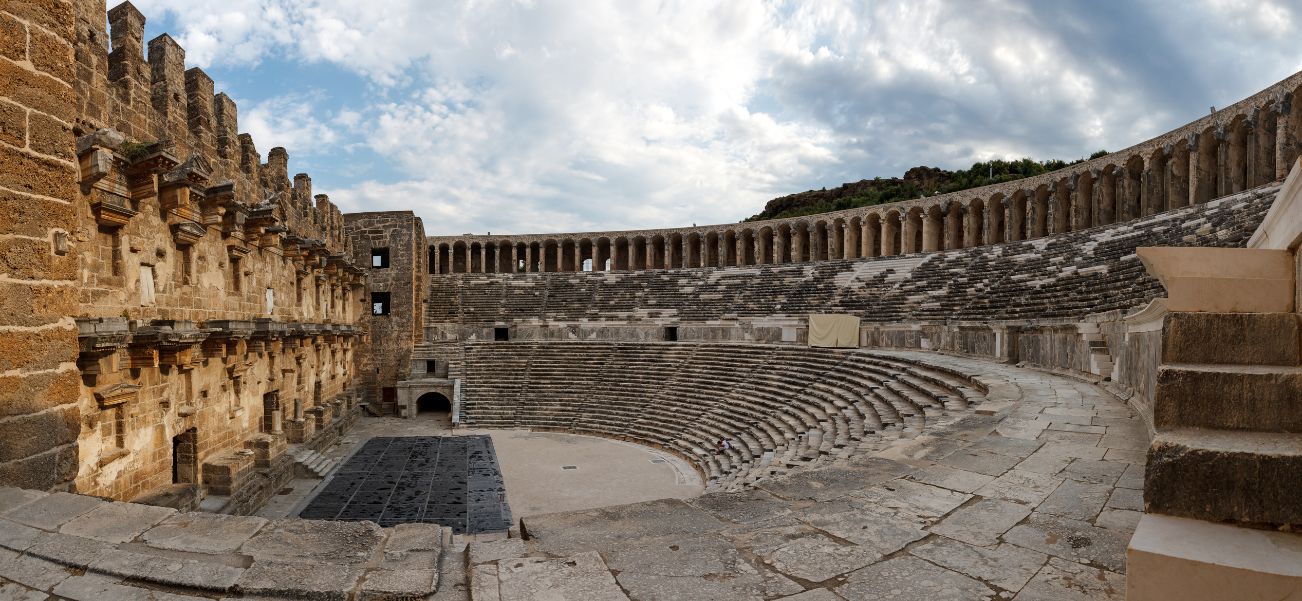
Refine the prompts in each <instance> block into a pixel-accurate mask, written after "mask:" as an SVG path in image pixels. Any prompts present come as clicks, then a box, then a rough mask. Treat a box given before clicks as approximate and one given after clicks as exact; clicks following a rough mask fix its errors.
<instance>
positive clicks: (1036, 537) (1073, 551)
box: [1004, 513, 1133, 573]
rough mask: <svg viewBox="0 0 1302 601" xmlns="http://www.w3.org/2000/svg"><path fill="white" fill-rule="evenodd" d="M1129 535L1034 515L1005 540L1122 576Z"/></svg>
mask: <svg viewBox="0 0 1302 601" xmlns="http://www.w3.org/2000/svg"><path fill="white" fill-rule="evenodd" d="M1132 534H1133V532H1126V531H1123V530H1113V529H1110V528H1100V527H1098V526H1094V525H1092V524H1090V523H1088V522H1082V521H1080V520H1073V519H1070V518H1064V517H1060V516H1055V515H1048V514H1041V513H1036V514H1032V515H1031V517H1030V519H1028V520H1027V521H1026V523H1025V524H1020V525H1018V526H1016V527H1014V528H1013V529H1012V530H1009V531H1008V533H1007V534H1005V535H1004V540H1005V541H1007V542H1010V543H1012V544H1014V545H1017V546H1019V547H1025V548H1027V549H1031V550H1033V551H1039V552H1041V553H1047V554H1049V555H1052V556H1054V557H1060V558H1063V559H1067V560H1070V561H1075V562H1078V563H1088V564H1091V565H1095V566H1098V567H1101V568H1105V569H1107V570H1110V571H1113V572H1117V573H1125V571H1126V545H1128V544H1129V543H1130V537H1131V535H1132Z"/></svg>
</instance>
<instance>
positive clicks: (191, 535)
mask: <svg viewBox="0 0 1302 601" xmlns="http://www.w3.org/2000/svg"><path fill="white" fill-rule="evenodd" d="M266 525H267V520H264V519H262V518H257V517H237V516H227V515H213V514H207V513H183V514H178V515H174V516H172V517H169V518H167V519H166V520H163V521H162V522H160V523H159V524H158V525H157V526H154V527H153V528H150V529H149V530H148V531H147V532H145V533H144V534H142V535H141V536H140V539H141V540H142V541H144V542H145V543H146V544H148V545H150V546H151V547H157V548H159V549H172V550H175V551H193V552H196V553H230V552H233V551H235V550H236V549H239V548H240V545H243V544H244V543H245V542H246V541H248V540H249V538H251V537H252V536H253V535H254V534H256V533H257V532H258V530H261V529H262V527H263V526H266Z"/></svg>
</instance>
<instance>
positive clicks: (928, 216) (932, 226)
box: [922, 205, 945, 252]
mask: <svg viewBox="0 0 1302 601" xmlns="http://www.w3.org/2000/svg"><path fill="white" fill-rule="evenodd" d="M943 223H944V215H943V214H942V213H941V210H940V205H931V206H930V207H927V208H926V209H925V210H924V211H923V213H922V250H923V251H924V252H935V251H938V250H940V249H941V243H942V239H943V238H944V229H945V228H944V226H943V225H942V224H943Z"/></svg>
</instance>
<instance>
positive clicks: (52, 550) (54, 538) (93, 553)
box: [27, 532, 117, 569]
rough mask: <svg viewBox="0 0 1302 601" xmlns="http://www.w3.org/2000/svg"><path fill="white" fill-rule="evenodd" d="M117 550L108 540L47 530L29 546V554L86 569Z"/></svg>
mask: <svg viewBox="0 0 1302 601" xmlns="http://www.w3.org/2000/svg"><path fill="white" fill-rule="evenodd" d="M116 552H117V547H116V546H114V545H110V544H108V543H106V542H102V541H97V540H94V539H90V538H82V537H80V536H71V535H68V534H60V533H57V532H45V533H42V534H41V535H40V537H39V538H37V539H36V541H35V542H33V543H32V545H31V546H30V547H28V548H27V553H28V554H29V555H35V556H37V557H41V558H43V559H48V560H50V561H53V562H55V563H59V564H63V565H65V566H68V567H72V568H81V569H85V568H86V567H88V566H90V564H92V563H95V561H97V560H98V559H99V558H100V557H102V556H104V555H108V554H112V553H116Z"/></svg>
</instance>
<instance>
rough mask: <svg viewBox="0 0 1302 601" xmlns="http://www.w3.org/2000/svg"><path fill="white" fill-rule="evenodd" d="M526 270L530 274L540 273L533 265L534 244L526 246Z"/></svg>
mask: <svg viewBox="0 0 1302 601" xmlns="http://www.w3.org/2000/svg"><path fill="white" fill-rule="evenodd" d="M524 270H525V271H526V272H529V273H533V272H535V271H538V268H537V267H536V266H534V263H533V244H528V243H526V244H525V245H524Z"/></svg>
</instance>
